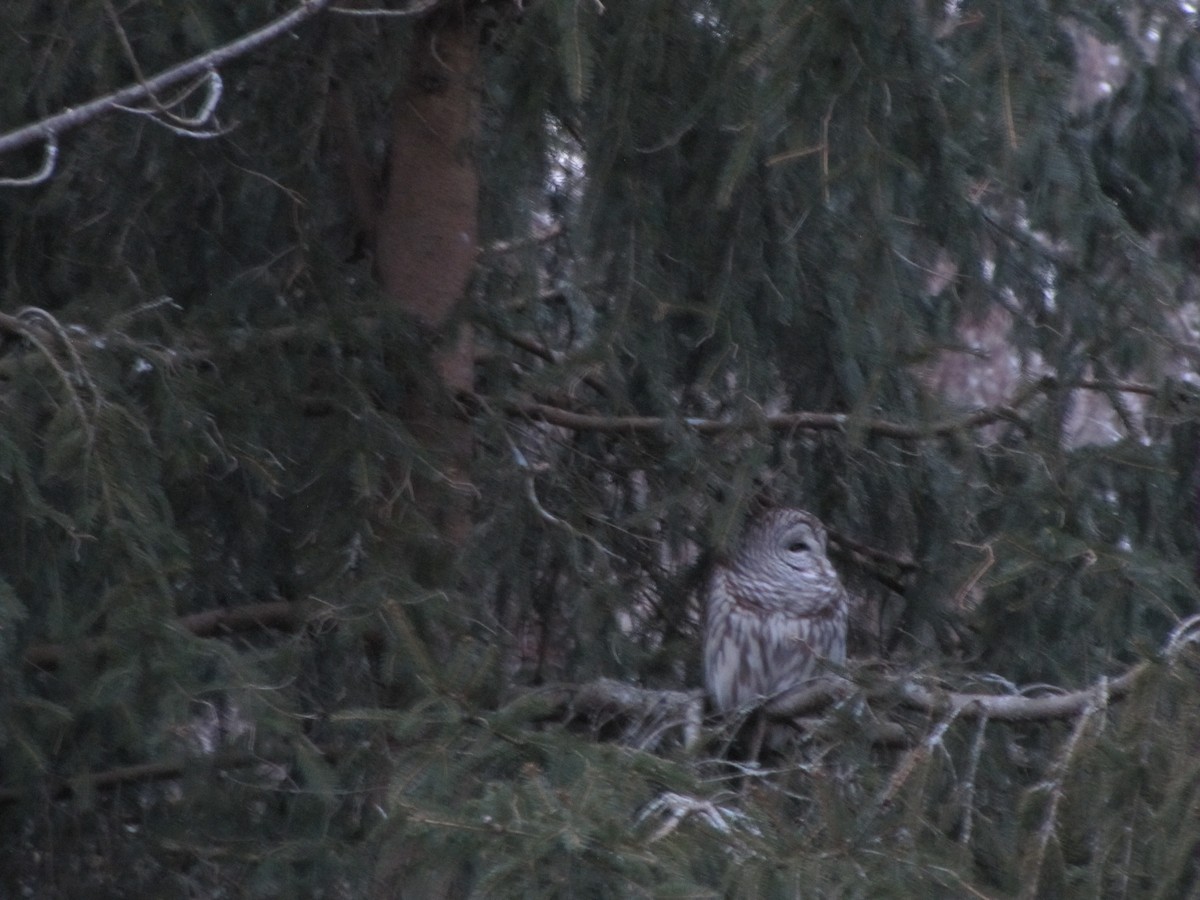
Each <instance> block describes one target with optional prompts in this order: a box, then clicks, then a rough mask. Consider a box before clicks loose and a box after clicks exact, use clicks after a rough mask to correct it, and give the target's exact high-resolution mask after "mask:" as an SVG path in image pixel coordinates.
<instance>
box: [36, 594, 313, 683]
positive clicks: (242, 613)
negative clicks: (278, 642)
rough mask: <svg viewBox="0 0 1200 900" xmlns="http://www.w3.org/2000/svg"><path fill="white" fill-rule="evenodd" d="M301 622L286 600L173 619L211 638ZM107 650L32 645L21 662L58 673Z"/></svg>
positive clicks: (100, 642) (100, 643)
mask: <svg viewBox="0 0 1200 900" xmlns="http://www.w3.org/2000/svg"><path fill="white" fill-rule="evenodd" d="M303 621H304V617H303V615H302V613H301V611H300V610H299V609H297V607H296V604H294V603H292V602H291V601H288V600H275V601H271V602H268V603H250V604H247V605H245V606H233V607H229V608H225V609H209V610H205V611H204V612H198V613H192V614H191V615H187V616H181V617H180V618H178V619H176V620H175V627H177V628H179V629H180V630H182V631H187V632H190V633H191V634H193V635H195V636H196V637H212V636H214V635H217V634H225V633H232V632H238V631H252V630H255V629H266V628H275V629H278V630H281V631H294V630H295V629H296V628H298V627H299V626H300V624H301V623H302V622H303ZM106 647H107V642H106V641H105V639H104V638H91V639H87V640H83V641H80V642H78V643H71V644H52V643H46V644H34V645H32V646H31V647H29V648H28V649H27V650H26V651H25V654H24V656H23V659H24V662H25V665H26V666H28V667H29V668H33V669H57V668H58V667H59V666H61V665H62V662H63V660H64V659H66V658H67V655H68V654H70V655H72V656H78V655H80V654H83V655H91V654H94V653H102V652H103V651H104V650H105V649H106Z"/></svg>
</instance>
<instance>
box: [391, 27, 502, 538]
mask: <svg viewBox="0 0 1200 900" xmlns="http://www.w3.org/2000/svg"><path fill="white" fill-rule="evenodd" d="M474 19H475V17H474V16H472V15H470V13H469V12H463V11H461V10H457V9H454V10H448V11H445V12H439V13H436V14H434V15H431V16H429V17H427V18H425V19H424V20H423V21H422V22H421V23H419V24H418V25H417V26H416V29H415V31H416V33H415V35H414V38H413V44H412V47H411V51H410V52H411V58H410V60H409V64H408V71H407V75H406V77H405V80H404V83H403V84H402V86H401V87H400V89H399V90H398V91H397V94H396V97H395V100H394V109H393V120H392V135H391V137H392V141H391V154H390V158H389V172H390V178H389V183H388V186H387V188H386V194H385V197H384V203H383V206H382V209H381V210H380V213H379V218H378V220H377V224H378V229H377V233H376V247H375V264H376V267H377V273H378V277H379V279H380V283H381V284H382V286H383V288H384V290H385V291H386V292H387V293H388V294H389V295H391V296H392V297H394V298H395V300H396V302H397V303H398V304H399V306H400V308H401V309H403V310H404V311H405V312H406V313H408V314H409V315H410V316H412V317H413V318H414V319H415V320H416V321H417V322H418V323H419V325H420V326H421V327H422V328H423V329H424V330H425V332H426V334H427V335H428V339H429V341H430V342H431V360H432V370H433V371H432V372H430V375H431V378H430V379H428V380H427V381H426V384H427V385H429V386H430V387H432V390H429V389H421V390H416V391H414V392H413V396H412V397H411V398H410V399H409V403H408V405H409V408H408V409H406V410H404V414H405V416H406V418H407V419H408V425H409V427H410V429H411V430H412V432H413V434H414V435H415V436H416V437H417V439H418V440H419V441H420V442H421V444H422V447H423V449H424V450H425V451H426V452H427V453H428V459H429V460H430V461H431V462H432V463H433V465H434V467H435V468H436V469H437V471H438V472H439V473H440V477H438V478H436V479H435V480H436V481H438V482H441V483H440V484H428V483H416V482H414V491H415V492H416V499H417V503H418V505H419V506H420V507H421V508H422V510H421V511H422V512H423V513H425V514H426V516H427V517H429V518H430V519H431V520H432V521H433V523H434V524H435V525H436V526H437V527H438V530H439V531H440V533H441V536H442V537H443V538H445V539H446V540H448V541H449V542H450V543H451V544H452V545H455V546H457V545H460V544H461V543H462V541H463V540H464V539H465V537H466V534H467V531H468V529H469V527H470V497H471V495H472V489H471V484H470V474H469V467H470V461H471V452H472V435H471V428H470V424H469V422H467V421H466V419H465V418H464V417H463V416H462V415H461V414H460V412H459V410H458V409H457V407H456V405H455V403H454V398H455V397H456V396H457V395H459V394H461V393H463V392H469V391H470V390H471V388H472V384H473V371H474V342H473V339H472V334H471V328H470V325H469V323H468V322H467V320H466V318H465V316H464V315H463V307H464V302H465V294H466V290H467V286H468V283H469V282H470V279H471V274H472V271H473V269H474V264H475V259H476V256H477V252H478V215H479V210H478V207H479V176H478V173H477V171H476V160H475V141H476V136H477V133H478V128H479V114H480V113H479V110H480V102H479V89H480V82H481V76H480V73H479V34H478V25H477V23H476V22H475V20H474ZM447 487H448V488H449V491H448V492H447V490H446V488H447Z"/></svg>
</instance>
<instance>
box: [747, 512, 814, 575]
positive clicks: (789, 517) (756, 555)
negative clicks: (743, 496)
mask: <svg viewBox="0 0 1200 900" xmlns="http://www.w3.org/2000/svg"><path fill="white" fill-rule="evenodd" d="M828 543H829V535H828V532H826V530H825V526H824V525H822V524H821V520H820V519H818V518H817V517H816V516H814V515H812V514H811V513H808V512H805V511H804V510H802V509H771V510H767V511H766V512H764V513H762V514H760V515H758V516H756V517H755V518H754V519H753V520H751V522H750V524H749V525H747V526H746V531H745V534H744V535H743V536H742V541H741V545H740V546H739V548H738V551H737V554H736V555H735V557H734V564H735V566H739V567H742V568H746V567H750V568H761V567H763V566H768V567H771V568H775V569H779V568H782V569H784V570H788V571H791V572H793V573H797V574H799V575H801V576H804V577H811V576H813V575H819V576H820V577H830V576H831V575H832V576H833V577H835V578H836V577H837V576H836V574H835V573H834V572H833V569H832V566H831V565H830V563H829V557H828V556H827V555H826V550H827V546H828Z"/></svg>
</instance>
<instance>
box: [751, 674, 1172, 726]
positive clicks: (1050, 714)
mask: <svg viewBox="0 0 1200 900" xmlns="http://www.w3.org/2000/svg"><path fill="white" fill-rule="evenodd" d="M1147 665H1148V664H1147V663H1139V664H1138V665H1136V666H1134V667H1133V668H1131V669H1130V670H1129V671H1127V672H1126V673H1125V674H1124V675H1121V676H1120V677H1118V678H1113V679H1102V680H1101V681H1099V682H1097V683H1096V684H1094V685H1092V686H1091V687H1087V688H1083V689H1081V690H1077V691H1063V692H1061V693H1057V694H1046V695H1042V696H1038V697H1028V696H1025V695H1023V694H976V693H968V692H965V691H948V690H942V689H940V688H930V687H926V686H925V685H923V684H920V683H919V682H917V681H914V680H913V679H912V678H911V677H910V676H908V675H904V676H900V677H893V678H888V679H886V680H885V681H884V682H883V683H882V684H881V685H880V686H879V687H878V688H872V689H871V691H870V695H871V696H875V697H878V698H881V699H882V698H886V697H888V696H898V697H899V699H900V702H901V703H902V704H904V705H905V706H908V707H910V708H912V709H918V710H921V711H922V712H927V713H931V714H950V715H951V716H953V717H959V716H961V717H963V718H967V719H978V718H986V719H990V720H994V721H998V722H1037V721H1045V720H1050V719H1070V718H1074V717H1075V716H1078V715H1081V714H1083V713H1084V712H1085V711H1087V710H1088V709H1093V708H1096V706H1097V705H1103V704H1104V703H1107V702H1109V701H1114V700H1121V699H1123V698H1124V697H1125V696H1126V695H1127V694H1128V693H1129V691H1130V690H1131V689H1132V688H1133V685H1134V683H1135V682H1136V681H1137V679H1138V677H1139V676H1140V675H1141V674H1142V673H1143V672H1144V671H1145V670H1146V667H1147ZM857 690H858V688H856V686H855V685H854V683H853V682H852V681H850V680H849V679H847V678H841V677H838V676H827V677H824V678H821V679H820V680H817V681H814V682H812V683H810V684H806V685H804V686H802V687H799V688H795V689H794V690H792V691H789V692H787V693H785V694H783V695H781V696H779V697H777V698H775V699H774V700H772V701H771V703H770V705H769V706H768V707H767V713H768V714H769V715H770V716H771V718H774V719H783V720H791V719H795V718H796V717H797V716H802V715H807V714H810V713H813V712H816V711H818V710H821V709H823V708H825V707H827V706H829V705H830V704H832V703H836V702H838V701H841V700H845V699H846V698H847V697H850V696H852V695H853V694H854V693H855V692H856V691H857Z"/></svg>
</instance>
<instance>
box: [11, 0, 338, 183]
mask: <svg viewBox="0 0 1200 900" xmlns="http://www.w3.org/2000/svg"><path fill="white" fill-rule="evenodd" d="M331 2H333V0H303V2H302V3H301V4H300V6H298V7H296V8H295V9H293V10H292V11H291V12H290V13H287V14H286V15H283V16H280V17H279V18H278V19H275V20H274V21H273V22H270V23H268V24H267V25H264V26H263V27H262V28H259V29H258V30H256V31H252V32H250V33H249V34H247V35H245V36H243V37H240V38H238V39H237V40H235V41H230V42H229V43H228V44H224V45H222V46H220V47H217V48H216V49H215V50H210V51H208V52H207V53H202V54H200V55H199V56H194V57H192V58H191V59H189V60H187V61H186V62H182V63H180V64H179V65H177V66H174V67H172V68H170V69H167V70H166V71H165V72H162V73H160V74H158V75H156V76H154V77H153V78H150V79H147V80H145V81H142V82H140V83H138V84H131V85H129V86H128V87H124V88H121V89H120V90H119V91H114V92H113V93H111V94H107V95H105V96H103V97H99V98H97V99H95V100H91V101H89V102H87V103H85V104H83V105H82V106H72V107H68V108H67V109H65V110H63V111H62V112H60V113H57V114H56V115H53V116H49V117H48V118H45V119H42V120H40V121H38V122H34V123H32V124H30V125H26V126H24V127H22V128H18V129H16V130H15V131H9V132H7V133H5V134H0V153H5V152H7V151H9V150H15V149H17V148H19V147H27V146H29V145H31V144H36V143H39V142H43V143H45V144H46V145H47V147H50V146H56V144H55V142H56V140H57V138H58V136H59V135H62V134H64V133H66V132H68V131H71V130H73V129H75V128H78V127H80V126H81V125H86V124H87V123H88V122H91V121H92V120H94V119H97V118H99V117H100V116H102V115H105V114H106V113H108V112H111V111H112V110H114V109H119V108H121V107H123V106H128V105H130V104H132V103H136V102H138V101H140V100H143V99H146V98H147V97H153V96H154V95H155V94H157V93H158V92H159V91H161V90H164V89H166V88H169V87H171V86H172V85H175V84H178V83H180V82H182V81H186V80H188V79H189V78H195V77H196V76H198V75H204V74H206V73H208V72H210V71H212V70H215V69H216V68H217V66H220V65H222V64H223V63H226V62H228V61H229V60H231V59H236V58H237V57H239V56H243V55H244V54H246V53H249V52H250V51H251V50H254V49H257V48H258V47H261V46H262V45H263V44H266V43H269V42H270V41H273V40H274V39H275V38H277V37H280V36H281V35H283V34H286V33H287V32H289V31H291V30H292V29H293V28H295V27H296V26H297V25H299V24H300V23H301V22H303V21H305V20H306V19H311V18H312V17H313V16H315V15H317V14H318V13H319V12H321V11H322V10H324V9H325V8H326V7H327V6H329V4H330V3H331ZM206 105H207V104H206ZM209 113H210V114H211V110H210V111H209ZM47 152H48V153H49V150H48V151H47ZM43 180H44V179H43ZM3 183H4V182H0V184H3Z"/></svg>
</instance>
